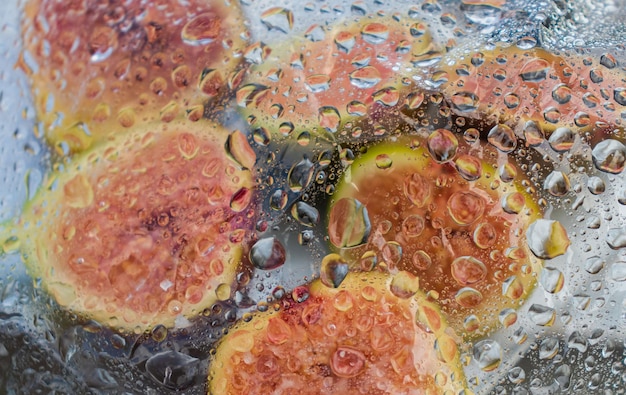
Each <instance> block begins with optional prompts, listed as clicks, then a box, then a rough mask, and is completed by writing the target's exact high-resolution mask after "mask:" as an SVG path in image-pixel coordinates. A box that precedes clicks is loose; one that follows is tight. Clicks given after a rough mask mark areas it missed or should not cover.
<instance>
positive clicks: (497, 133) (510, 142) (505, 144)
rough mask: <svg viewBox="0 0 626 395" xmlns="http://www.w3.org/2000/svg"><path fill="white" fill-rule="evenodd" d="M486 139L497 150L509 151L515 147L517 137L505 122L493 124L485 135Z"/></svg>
mask: <svg viewBox="0 0 626 395" xmlns="http://www.w3.org/2000/svg"><path fill="white" fill-rule="evenodd" d="M487 141H489V143H490V144H491V145H493V146H494V147H496V148H497V149H498V150H500V151H502V152H505V153H509V152H512V151H513V150H515V147H517V138H516V137H515V133H514V132H513V129H511V128H510V127H509V126H507V125H505V124H502V123H501V124H498V125H496V126H494V127H493V128H492V129H491V130H490V131H489V134H488V135H487Z"/></svg>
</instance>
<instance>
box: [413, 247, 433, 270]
mask: <svg viewBox="0 0 626 395" xmlns="http://www.w3.org/2000/svg"><path fill="white" fill-rule="evenodd" d="M432 263H433V261H432V259H431V258H430V255H428V253H427V252H426V251H423V250H419V251H416V252H415V254H413V266H415V268H417V269H418V270H426V269H428V268H429V267H430V266H431V265H432Z"/></svg>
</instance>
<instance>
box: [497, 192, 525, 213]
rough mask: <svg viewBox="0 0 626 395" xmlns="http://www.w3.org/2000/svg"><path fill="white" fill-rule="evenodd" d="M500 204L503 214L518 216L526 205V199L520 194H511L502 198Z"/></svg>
mask: <svg viewBox="0 0 626 395" xmlns="http://www.w3.org/2000/svg"><path fill="white" fill-rule="evenodd" d="M500 204H501V206H502V209H503V210H504V212H506V213H508V214H519V213H520V212H522V210H523V209H524V206H525V205H526V198H525V197H524V195H523V194H522V193H520V192H511V193H507V194H505V195H504V196H502V199H500Z"/></svg>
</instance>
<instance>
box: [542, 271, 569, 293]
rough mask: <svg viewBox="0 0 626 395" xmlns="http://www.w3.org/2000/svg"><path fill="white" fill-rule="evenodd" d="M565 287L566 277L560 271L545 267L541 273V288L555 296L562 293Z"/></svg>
mask: <svg viewBox="0 0 626 395" xmlns="http://www.w3.org/2000/svg"><path fill="white" fill-rule="evenodd" d="M564 285H565V277H564V276H563V273H561V271H560V270H559V269H556V268H553V267H545V268H544V269H543V270H542V272H541V286H543V289H545V290H546V292H549V293H551V294H555V293H558V292H560V291H561V290H562V289H563V286H564Z"/></svg>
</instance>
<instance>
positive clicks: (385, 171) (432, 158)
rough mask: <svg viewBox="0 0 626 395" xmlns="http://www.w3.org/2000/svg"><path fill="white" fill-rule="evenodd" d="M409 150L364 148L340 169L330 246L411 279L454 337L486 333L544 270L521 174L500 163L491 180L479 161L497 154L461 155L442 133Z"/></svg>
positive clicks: (487, 166)
mask: <svg viewBox="0 0 626 395" xmlns="http://www.w3.org/2000/svg"><path fill="white" fill-rule="evenodd" d="M416 143H417V141H408V140H407V139H401V140H399V141H397V142H395V143H383V144H380V145H377V146H374V147H371V148H370V149H368V151H367V153H366V154H364V155H362V156H361V157H359V158H357V159H356V160H355V161H354V162H353V163H352V165H350V167H348V168H347V169H346V172H345V174H344V176H343V178H342V180H341V181H340V184H339V185H338V187H337V190H336V192H335V194H334V195H333V201H332V202H331V208H330V211H329V220H328V223H329V225H328V229H329V239H330V241H331V243H332V244H333V246H334V247H335V248H337V249H338V250H340V251H341V253H342V254H343V255H349V256H351V257H352V259H361V262H362V266H363V265H364V267H363V268H364V269H369V268H371V266H372V263H373V262H376V260H377V261H378V262H380V263H384V264H385V265H386V266H387V267H388V269H389V270H391V271H392V272H395V271H397V270H406V271H408V272H411V273H413V274H415V275H417V276H418V277H419V279H420V288H421V289H422V290H423V291H425V292H428V293H429V296H431V297H433V298H435V299H438V300H439V304H440V305H441V307H442V311H443V312H444V313H445V314H446V315H447V317H448V322H449V323H450V326H451V327H452V328H454V329H455V330H456V331H457V333H465V334H467V335H468V336H474V335H480V334H483V333H486V332H489V331H490V330H493V329H494V328H495V327H496V326H497V325H498V324H497V323H498V319H499V315H500V314H501V313H502V314H505V313H506V312H507V311H510V309H515V308H517V307H519V305H520V303H521V302H522V301H523V300H524V298H525V297H526V296H528V294H529V292H530V291H531V289H532V287H533V286H534V284H535V276H536V275H537V274H538V272H539V270H540V269H541V262H540V261H539V260H537V259H536V258H535V257H534V256H533V255H532V254H531V252H530V251H529V249H528V246H527V242H526V236H525V235H526V229H527V227H528V226H529V224H530V223H531V222H533V221H534V220H535V219H537V218H538V217H539V216H540V214H541V212H540V210H539V208H538V207H537V206H536V204H535V203H533V201H532V199H531V196H530V195H529V194H527V193H526V191H525V190H524V189H523V187H522V185H523V179H522V177H520V176H517V177H515V179H514V180H513V178H514V175H515V172H516V171H518V169H516V168H515V167H514V166H512V165H510V164H505V165H504V166H502V168H501V169H502V170H503V171H502V172H500V177H498V175H497V174H496V169H494V167H493V165H492V164H491V163H492V162H491V161H487V160H485V159H481V158H490V157H491V155H492V154H494V152H493V151H489V150H490V149H492V148H490V147H489V146H486V145H485V146H478V148H476V151H475V152H469V153H465V154H461V153H459V152H458V151H457V149H458V143H457V142H456V137H455V136H454V134H452V133H451V132H449V131H447V130H445V129H439V130H436V131H434V132H432V134H431V135H430V136H429V137H428V139H427V141H426V142H424V144H423V145H426V146H427V149H426V148H412V147H415V146H417V145H418V144H416ZM519 172H520V173H521V171H519ZM361 257H362V258H361ZM380 263H379V264H380ZM503 312H505V313H503ZM514 318H515V315H514V314H513V315H509V316H508V319H507V320H506V322H505V323H504V324H505V325H509V324H511V321H514Z"/></svg>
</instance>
